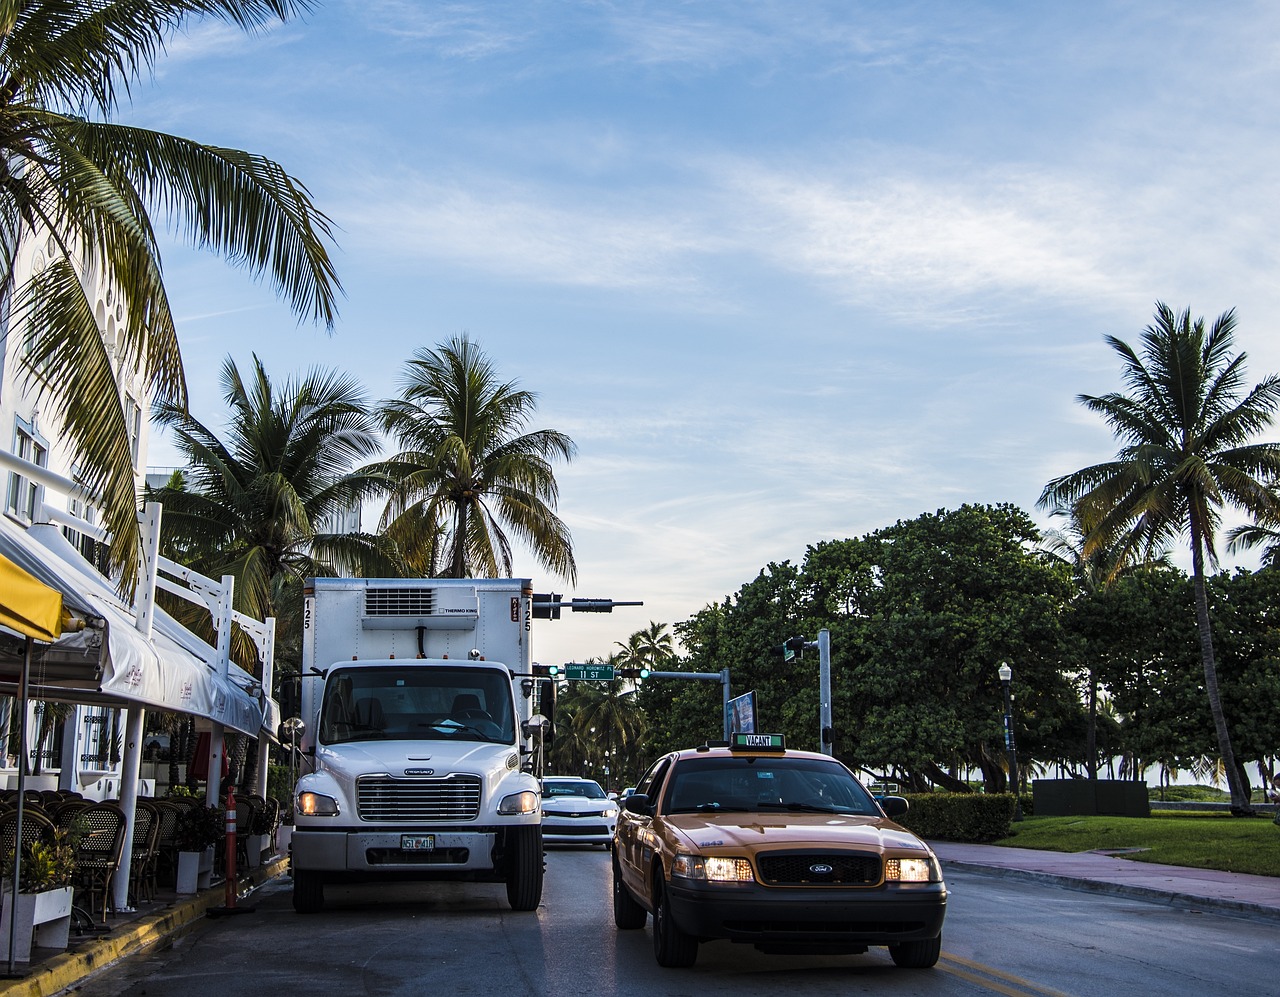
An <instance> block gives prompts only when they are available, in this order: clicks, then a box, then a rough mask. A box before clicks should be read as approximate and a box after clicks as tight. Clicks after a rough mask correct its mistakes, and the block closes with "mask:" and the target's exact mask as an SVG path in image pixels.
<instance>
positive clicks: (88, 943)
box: [0, 841, 1280, 997]
mask: <svg viewBox="0 0 1280 997" xmlns="http://www.w3.org/2000/svg"><path fill="white" fill-rule="evenodd" d="M929 844H930V845H931V847H932V848H933V850H934V851H935V852H936V853H937V855H938V858H939V860H940V861H941V862H942V864H943V867H944V869H956V870H966V871H973V872H979V873H983V874H987V875H994V876H1006V877H1011V878H1017V879H1027V880H1033V881H1036V882H1041V883H1048V884H1051V885H1057V886H1064V887H1067V888H1069V889H1077V890H1088V891H1091V892H1095V893H1102V894H1107V895H1111V896H1126V897H1133V898H1135V899H1140V900H1145V901H1150V902H1153V903H1161V904H1167V905H1170V906H1183V907H1191V908H1195V909H1198V910H1212V911H1215V912H1218V913H1225V914H1235V915H1239V916H1245V917H1253V918H1262V919H1265V920H1269V921H1275V922H1277V923H1280V878H1272V877H1270V876H1246V875H1242V874H1240V873H1233V872H1214V871H1212V870H1206V869H1187V868H1183V867H1182V866H1172V865H1154V864H1152V863H1149V862H1134V861H1132V860H1130V859H1125V858H1121V857H1117V856H1115V855H1107V854H1103V853H1099V852H1077V853H1063V852H1042V851H1034V850H1032V849H1028V848H1002V847H999V846H996V845H964V844H956V843H954V842H949V841H937V842H930V843H929ZM287 866H288V863H287V862H286V861H285V860H283V859H280V860H277V861H275V862H272V863H268V864H266V865H264V866H262V867H261V868H259V869H257V870H255V871H254V875H253V877H252V879H251V880H250V881H248V882H245V881H242V893H243V889H244V887H245V886H249V885H252V886H257V885H260V884H262V883H264V882H266V881H267V880H268V879H272V878H274V877H276V876H281V875H284V874H285V872H286V871H287ZM224 899H225V892H224V889H223V887H222V886H221V885H219V886H216V887H213V888H212V889H209V890H205V891H204V892H203V893H201V894H199V895H197V896H195V897H190V898H181V899H174V900H171V901H169V902H161V903H159V904H155V905H151V908H150V909H148V910H144V911H139V912H134V913H133V914H132V915H120V918H119V923H118V924H117V926H116V927H115V928H114V929H113V930H112V932H111V934H110V935H107V936H104V937H101V938H89V939H85V940H79V941H77V940H73V948H72V950H71V951H68V952H65V953H57V954H53V955H50V956H48V957H45V958H43V959H42V958H41V957H40V956H39V955H38V954H37V955H36V958H35V960H33V962H32V963H31V966H30V971H29V975H28V976H27V977H26V978H24V979H21V980H12V981H8V980H0V997H52V995H54V994H57V993H59V992H60V991H63V990H65V989H67V988H68V987H73V986H75V985H76V984H77V983H78V982H80V981H81V980H83V979H84V978H85V977H87V976H89V975H90V974H91V973H94V972H96V971H97V970H100V969H103V968H105V967H107V966H109V965H111V964H112V963H114V962H117V961H118V960H120V959H124V958H127V957H129V956H133V955H138V954H140V953H142V952H145V951H147V950H148V949H151V948H154V947H155V946H157V945H159V944H161V943H163V942H166V941H171V940H172V939H173V938H174V937H176V936H178V935H180V934H182V933H183V932H184V931H186V930H189V928H190V926H191V925H192V923H193V922H195V921H197V920H198V919H199V918H201V917H204V916H205V913H206V912H207V911H208V910H209V909H210V908H215V907H221V906H222V905H223V903H224ZM246 902H247V903H252V900H248V901H246ZM129 918H132V919H129ZM36 951H37V953H38V952H39V950H36Z"/></svg>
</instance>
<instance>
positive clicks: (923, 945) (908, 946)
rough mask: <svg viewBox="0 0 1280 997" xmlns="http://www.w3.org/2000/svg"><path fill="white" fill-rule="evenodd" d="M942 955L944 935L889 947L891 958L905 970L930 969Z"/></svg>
mask: <svg viewBox="0 0 1280 997" xmlns="http://www.w3.org/2000/svg"><path fill="white" fill-rule="evenodd" d="M941 954H942V935H938V937H937V938H926V939H925V940H924V941H920V942H900V943H899V944H897V945H890V946H889V957H890V958H891V959H893V964H894V965H895V966H901V967H902V968H903V969H929V968H930V967H931V966H934V965H936V964H937V962H938V956H939V955H941Z"/></svg>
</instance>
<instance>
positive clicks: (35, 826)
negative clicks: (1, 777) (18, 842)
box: [0, 804, 55, 859]
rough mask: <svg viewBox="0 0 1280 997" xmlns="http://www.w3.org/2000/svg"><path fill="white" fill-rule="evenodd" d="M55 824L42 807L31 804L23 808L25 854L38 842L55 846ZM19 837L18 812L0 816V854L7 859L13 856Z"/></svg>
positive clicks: (12, 811) (14, 811)
mask: <svg viewBox="0 0 1280 997" xmlns="http://www.w3.org/2000/svg"><path fill="white" fill-rule="evenodd" d="M54 826H55V825H54V823H53V821H52V820H50V819H49V815H48V814H47V813H45V812H44V811H43V810H42V809H41V808H40V807H38V806H34V805H31V804H28V805H25V806H23V808H22V851H23V854H26V852H27V851H28V850H29V849H30V848H31V846H32V845H34V844H35V843H36V842H37V841H43V842H44V843H45V844H53V831H54ZM17 836H18V811H17V810H16V809H14V810H9V811H7V812H6V813H5V814H4V815H3V816H0V854H3V855H4V857H5V858H6V859H7V858H8V857H9V856H11V855H12V854H13V842H14V839H15V838H17Z"/></svg>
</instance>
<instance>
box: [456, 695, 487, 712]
mask: <svg viewBox="0 0 1280 997" xmlns="http://www.w3.org/2000/svg"><path fill="white" fill-rule="evenodd" d="M468 711H473V712H476V713H483V712H484V707H483V706H481V705H480V697H479V696H477V695H475V694H474V693H471V692H464V693H460V694H458V695H457V696H454V697H453V709H451V710H450V711H449V712H450V713H451V714H453V715H454V716H459V715H460V714H463V713H467V712H468Z"/></svg>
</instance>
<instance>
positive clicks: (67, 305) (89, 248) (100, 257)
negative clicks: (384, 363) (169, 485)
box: [0, 0, 339, 584]
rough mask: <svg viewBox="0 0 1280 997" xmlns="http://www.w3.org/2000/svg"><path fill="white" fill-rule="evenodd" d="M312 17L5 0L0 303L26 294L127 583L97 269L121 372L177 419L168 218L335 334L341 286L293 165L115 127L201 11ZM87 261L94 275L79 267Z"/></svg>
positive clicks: (124, 462) (130, 517)
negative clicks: (30, 259) (110, 294)
mask: <svg viewBox="0 0 1280 997" xmlns="http://www.w3.org/2000/svg"><path fill="white" fill-rule="evenodd" d="M311 7H312V3H311V0H131V2H127V3H119V2H111V0H0V40H2V42H3V43H2V44H0V164H2V165H0V297H5V298H7V299H9V300H11V301H12V304H13V310H12V316H11V323H12V327H17V326H20V325H21V324H22V323H24V322H25V323H26V324H27V333H28V335H29V336H30V337H31V341H32V344H33V348H32V352H31V354H30V356H29V358H28V360H29V362H30V368H29V373H30V375H31V383H32V384H40V385H57V386H59V388H58V390H59V392H60V395H61V397H60V402H61V403H62V406H63V410H62V412H61V416H62V421H63V425H62V430H63V433H64V435H65V437H66V439H67V440H69V441H70V442H71V444H72V446H73V447H74V449H75V451H76V456H77V465H78V467H79V469H80V474H81V477H82V479H83V483H84V484H85V485H86V486H87V487H88V488H89V490H90V491H91V492H93V493H95V494H97V495H98V496H100V499H99V500H100V503H101V506H102V509H101V511H102V514H103V521H104V523H105V524H106V525H107V527H108V528H109V529H110V531H111V538H112V539H111V557H112V560H113V563H114V564H116V565H117V566H118V567H121V568H123V569H124V571H123V578H124V581H125V584H128V583H130V582H131V581H132V579H133V578H134V577H135V576H136V567H137V562H138V556H139V554H138V547H139V532H138V521H137V496H136V494H135V491H134V468H133V462H132V454H131V451H130V445H129V432H128V427H127V426H126V419H125V414H124V412H123V409H122V406H121V404H120V398H119V392H118V389H117V386H116V379H115V374H114V372H113V369H112V360H111V357H110V355H109V352H108V347H107V344H106V343H105V342H104V340H103V336H102V333H101V331H100V330H99V328H98V324H97V321H96V319H95V314H94V307H93V302H92V301H91V300H90V299H89V297H88V296H87V293H86V285H85V283H83V282H82V281H91V280H92V279H93V277H94V275H96V278H97V279H96V281H95V283H97V284H98V285H99V286H101V285H102V284H105V286H106V287H107V288H109V289H111V290H112V291H114V292H115V293H116V294H118V295H119V296H120V297H121V298H122V299H123V301H124V303H125V304H126V307H127V313H128V315H127V321H125V322H124V325H123V328H122V330H121V337H120V342H119V344H117V346H116V350H117V352H118V357H119V360H120V362H121V363H129V364H138V365H139V368H140V369H141V371H142V373H143V375H144V377H145V378H146V379H147V381H148V383H149V384H150V385H151V387H152V389H153V390H154V391H155V393H156V398H157V399H159V400H160V401H162V402H165V403H168V404H171V405H174V406H176V407H178V408H181V407H183V406H184V405H185V404H186V386H185V380H184V374H183V370H182V358H181V354H180V351H179V347H178V340H177V331H176V329H175V326H174V319H173V315H172V314H171V312H170V305H169V300H168V298H167V296H166V294H165V288H164V281H163V279H162V276H161V260H160V248H159V244H158V241H157V237H156V230H155V226H154V223H153V219H152V212H155V211H157V210H158V211H159V212H160V213H161V215H163V216H164V219H165V221H166V222H167V223H168V224H169V225H170V226H171V227H172V228H174V229H175V230H178V231H180V232H181V233H182V234H183V235H184V236H185V237H186V238H187V240H188V241H189V242H191V243H192V244H194V245H198V246H201V247H206V248H210V249H213V250H215V251H217V252H220V253H222V254H223V255H225V256H226V257H227V258H228V259H230V260H231V261H233V262H234V263H235V264H236V265H238V266H242V267H244V268H246V269H247V270H249V271H250V272H251V273H253V274H255V275H262V274H266V275H268V276H269V277H270V279H271V280H272V281H273V283H274V284H275V285H276V287H277V288H278V290H279V291H280V293H281V294H283V295H284V296H285V297H286V298H287V299H288V301H289V303H290V305H291V306H292V308H293V310H294V311H295V312H296V313H297V314H298V315H299V316H300V317H308V316H309V317H311V318H314V319H316V320H319V321H322V322H324V323H325V324H326V325H327V326H329V327H332V325H333V320H334V304H335V299H336V295H337V293H338V291H339V285H338V281H337V277H336V274H335V272H334V269H333V266H332V264H331V262H330V260H329V256H328V251H327V249H326V243H328V242H329V241H330V240H331V231H330V223H329V220H328V219H327V218H326V217H325V216H324V215H323V214H321V213H320V212H319V211H318V210H317V209H316V207H315V206H314V205H313V204H312V202H311V198H310V195H309V194H308V192H307V190H306V188H305V187H304V186H303V185H302V184H301V183H300V182H299V181H297V180H296V179H294V178H293V177H291V176H289V175H288V174H287V173H286V172H285V171H284V170H283V169H282V168H281V167H280V166H279V165H278V164H276V163H274V162H272V161H271V160H269V159H265V158H263V157H261V156H256V155H252V154H250V153H246V152H240V151H238V150H235V149H224V148H219V147H216V146H210V145H202V144H200V143H197V142H193V141H191V140H189V139H185V138H179V137H177V136H173V135H167V134H164V133H161V132H155V131H149V130H146V129H143V128H136V127H130V126H126V125H122V124H118V123H115V122H112V121H110V120H108V119H109V118H110V117H111V116H112V114H113V112H114V111H115V110H116V108H117V106H118V104H119V100H120V97H121V96H125V97H127V96H128V93H129V90H130V88H131V87H132V86H134V85H135V84H137V83H138V82H139V80H140V79H141V78H142V77H143V76H144V75H145V74H147V73H148V72H149V71H151V70H152V68H153V67H154V65H155V63H156V61H157V59H158V57H159V56H160V55H161V53H163V51H164V49H165V44H166V42H167V41H168V40H169V39H170V38H171V37H172V35H173V34H174V33H175V32H176V31H178V30H179V29H181V28H182V27H183V26H184V25H185V24H186V23H187V22H189V21H190V20H191V19H192V18H193V17H197V16H201V15H203V16H208V17H214V18H218V19H221V20H225V21H230V22H232V23H233V24H235V25H237V26H238V27H241V28H243V29H245V30H247V31H253V30H256V29H259V28H261V27H263V26H265V25H267V24H269V23H271V22H273V21H276V20H286V19H288V18H290V17H292V16H294V15H295V14H297V13H299V12H305V11H307V10H309V9H311ZM46 230H47V231H48V232H49V233H50V239H51V240H52V244H53V245H56V247H57V252H56V254H52V255H53V256H54V259H53V260H52V261H51V263H50V265H49V266H47V267H46V268H45V269H44V270H43V271H41V272H40V273H38V274H36V275H35V276H34V277H33V278H32V279H31V280H30V281H29V282H27V283H26V284H24V285H23V286H21V287H18V286H15V281H16V278H15V260H16V255H17V252H18V248H19V245H20V242H21V238H22V237H23V236H24V235H25V234H30V233H33V232H36V233H43V232H44V231H46ZM41 238H43V236H41ZM73 258H79V259H83V260H85V261H87V265H88V266H89V267H91V268H92V269H91V272H89V273H84V274H81V273H77V272H76V268H75V266H74V265H73V264H72V262H71V261H72V259H73Z"/></svg>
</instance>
